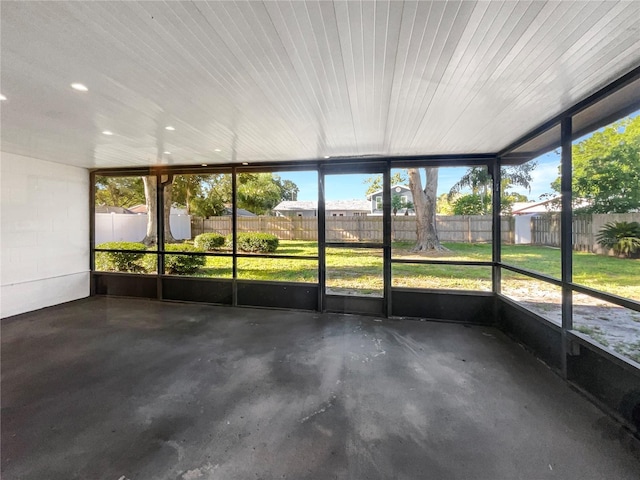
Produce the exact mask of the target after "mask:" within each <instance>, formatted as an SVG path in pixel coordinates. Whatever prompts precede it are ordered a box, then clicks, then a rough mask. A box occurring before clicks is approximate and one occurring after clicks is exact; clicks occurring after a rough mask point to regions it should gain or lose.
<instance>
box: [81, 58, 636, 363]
mask: <svg viewBox="0 0 640 480" xmlns="http://www.w3.org/2000/svg"><path fill="white" fill-rule="evenodd" d="M639 80H640V67H638V68H636V69H634V70H632V71H631V72H629V73H628V74H626V75H624V76H623V77H621V78H620V79H618V80H616V81H614V82H612V83H611V84H609V85H607V86H606V87H604V88H603V89H601V90H600V91H598V92H596V93H594V94H593V95H591V96H590V97H588V98H586V99H585V100H583V101H581V102H579V103H578V104H576V105H574V106H573V107H571V108H569V109H568V110H566V111H564V112H562V113H561V114H559V115H557V116H556V117H554V118H552V119H551V120H549V121H547V122H545V123H543V124H542V125H540V126H539V127H537V128H535V129H534V130H532V131H531V132H530V133H528V134H527V135H525V136H523V137H521V138H520V139H518V140H517V141H515V142H513V143H512V144H510V145H509V146H508V147H506V148H505V149H503V150H501V151H500V152H497V153H495V154H468V155H415V156H402V157H385V158H378V157H366V158H362V157H344V158H331V159H328V160H319V161H309V162H305V161H286V162H262V163H259V164H256V165H250V166H242V167H240V166H238V165H237V164H234V163H229V164H223V165H216V166H207V167H203V166H180V167H167V166H161V167H152V168H120V169H97V170H93V171H92V172H91V173H90V177H91V181H90V189H91V191H90V196H89V198H90V205H89V206H90V212H91V215H90V239H89V240H90V251H91V255H90V268H91V271H92V272H95V257H94V255H95V252H100V251H105V250H103V249H97V248H95V245H94V243H95V216H94V212H95V177H96V176H97V175H105V176H149V175H155V176H156V178H157V181H158V185H161V178H162V175H166V174H169V173H170V174H173V175H176V174H208V173H210V174H215V173H227V174H229V173H230V174H231V175H232V195H233V210H232V225H233V226H232V230H233V250H232V253H205V255H207V256H230V257H231V258H232V259H233V260H232V262H233V278H232V281H233V285H234V286H233V289H234V295H233V297H234V301H233V304H234V305H237V282H238V281H245V280H242V279H238V278H237V259H238V258H245V257H254V258H256V257H264V258H282V259H285V258H286V259H300V260H317V261H318V284H317V286H318V309H319V310H321V311H322V310H324V303H325V298H324V294H323V292H324V285H325V282H326V272H325V271H324V268H323V266H324V263H325V259H326V256H325V248H326V247H329V248H331V247H332V246H346V245H345V244H344V243H339V242H334V243H332V242H326V238H325V231H324V228H325V223H326V221H325V217H324V213H325V211H326V210H325V202H324V196H325V195H324V175H325V174H335V173H340V172H341V171H342V172H345V173H347V172H348V173H357V172H358V171H360V172H365V173H371V172H372V171H373V170H376V171H378V170H379V173H381V174H382V175H383V177H384V185H385V188H384V190H383V215H384V218H385V219H386V221H385V222H383V225H384V227H383V229H384V231H383V242H382V243H378V242H375V243H370V244H367V243H362V244H356V243H354V244H349V245H348V246H349V248H382V249H383V252H384V273H383V275H384V285H385V295H384V298H385V307H384V312H385V313H386V314H387V315H389V316H390V315H391V311H392V309H391V301H390V300H391V265H392V264H407V263H414V264H425V265H429V264H439V265H446V264H449V265H465V266H486V267H489V266H490V267H492V285H493V294H494V296H495V297H496V298H502V299H503V300H506V301H509V299H508V298H507V297H505V296H504V295H502V294H501V283H502V271H503V270H509V271H513V272H516V273H519V274H522V275H525V276H529V277H531V278H534V279H537V280H540V281H544V282H548V283H550V284H553V285H556V286H559V287H561V288H562V292H563V295H562V325H561V327H560V328H561V331H562V336H563V344H564V346H563V348H564V349H565V353H568V351H569V349H570V345H569V343H570V341H572V340H575V341H578V342H580V343H582V344H584V343H588V344H589V348H593V349H597V350H598V351H601V352H602V351H604V352H605V353H606V354H607V355H608V356H610V357H615V358H614V360H615V361H617V362H618V363H621V364H623V365H624V366H626V367H630V368H633V369H637V367H636V366H635V365H634V364H633V362H631V361H630V360H628V359H626V358H623V357H621V356H620V355H617V354H615V353H614V352H610V351H608V350H606V349H603V348H602V347H601V346H600V345H598V344H596V343H595V342H592V341H591V340H589V339H588V338H586V337H585V336H584V335H580V334H579V333H578V332H576V331H575V330H573V319H572V295H573V292H578V293H583V294H586V295H590V296H593V297H595V298H598V299H601V300H604V301H607V302H610V303H612V304H614V305H619V306H621V307H624V308H628V309H630V310H633V311H640V302H637V301H634V300H631V299H628V298H624V297H619V296H616V295H613V294H609V293H606V292H602V291H599V290H596V289H593V288H590V287H586V286H583V285H579V284H575V283H573V275H572V255H573V253H572V247H571V234H572V232H571V216H572V208H571V175H572V171H571V145H572V141H573V140H574V139H575V138H578V136H580V135H583V134H585V133H587V132H585V131H584V130H585V129H584V128H583V129H581V130H580V131H576V132H574V131H573V129H572V119H573V117H574V116H576V115H578V114H579V113H580V112H582V111H583V110H585V109H587V108H590V107H593V106H594V105H597V104H598V102H601V101H603V100H604V99H606V98H607V97H608V96H609V95H612V94H614V93H615V92H616V91H618V90H620V89H622V88H624V87H626V86H628V85H629V84H630V83H631V82H635V81H639ZM639 105H640V103H639V102H633V104H632V105H627V106H626V107H625V108H623V109H621V110H620V111H619V112H618V114H619V116H618V117H617V118H621V117H623V116H624V115H626V114H628V113H629V112H630V109H631V108H632V107H633V108H636V107H637V106H639ZM615 119H616V115H615V114H610V115H608V116H607V117H606V118H603V119H601V122H600V123H599V124H594V125H591V126H590V129H591V131H593V130H595V129H597V128H600V127H602V126H604V125H607V124H609V123H611V122H612V121H614V120H615ZM558 126H560V135H561V138H560V146H561V147H562V167H561V168H562V171H561V183H562V188H561V199H562V211H561V249H560V251H561V272H562V273H561V278H560V279H557V278H554V277H552V276H548V275H545V274H542V273H539V272H535V271H531V270H527V269H523V268H520V267H517V266H515V265H510V264H508V263H505V262H503V261H502V255H501V246H502V241H501V228H500V195H499V193H500V180H501V179H500V168H501V166H503V165H510V164H514V163H523V162H525V161H527V160H530V159H532V158H534V157H535V156H539V155H541V154H543V153H545V152H546V151H549V150H550V148H547V149H544V150H538V151H536V152H534V153H531V154H528V155H526V154H525V155H521V154H516V155H511V156H510V155H509V154H510V153H511V152H512V151H514V150H517V149H519V148H521V147H522V146H523V145H525V144H526V143H527V142H529V141H531V140H533V139H535V138H536V137H538V136H540V135H543V134H545V132H548V131H549V130H551V129H554V128H555V129H557V128H558ZM555 146H557V145H555ZM484 165H486V166H487V167H488V168H489V169H490V172H491V173H492V176H493V192H494V195H493V205H492V209H493V212H492V213H493V229H492V230H493V232H492V233H493V234H492V261H491V262H486V261H478V262H474V261H470V262H457V261H433V260H409V259H407V260H402V259H393V258H392V257H391V243H390V239H391V236H390V228H391V225H390V222H389V220H388V219H390V211H391V190H390V181H389V180H390V171H391V168H411V167H414V168H421V167H428V166H444V167H452V166H457V167H460V166H484ZM309 170H311V171H316V172H317V174H318V216H317V221H318V255H317V256H313V257H312V256H296V255H286V256H285V255H260V254H255V255H254V254H242V253H238V251H237V244H236V243H237V242H236V240H237V211H236V190H237V183H236V182H237V174H238V173H245V172H255V173H257V172H274V173H275V172H279V171H309ZM157 192H158V199H157V205H158V212H159V213H160V214H159V215H158V243H159V245H164V239H163V238H162V237H163V235H164V228H163V225H162V223H163V215H162V214H161V213H162V210H161V208H162V205H163V202H162V200H163V193H164V189H163V188H158V189H157ZM110 251H113V250H110ZM122 251H123V252H126V250H122ZM137 253H139V252H137ZM149 254H155V255H157V257H158V273H157V274H155V275H157V277H158V294H159V297H160V298H162V292H161V288H162V287H161V283H162V282H161V280H162V277H164V276H165V275H164V255H166V254H180V252H165V251H164V250H163V249H158V250H157V251H150V252H149ZM183 254H191V253H189V252H184V253H183ZM145 276H146V275H145ZM171 277H172V278H176V276H171ZM178 278H184V279H188V278H191V277H178ZM92 280H93V278H92ZM273 283H280V282H273ZM394 290H395V289H394ZM424 291H428V290H424ZM429 291H430V289H429ZM436 291H441V290H436ZM91 292H92V294H95V285H94V282H93V281H92V284H91ZM442 292H445V291H444V290H442ZM460 292H463V291H460ZM474 292H475V291H474ZM463 293H464V292H463ZM467 293H471V292H467ZM475 293H478V294H480V293H483V292H475ZM539 319H540V321H543V322H547V323H550V322H548V321H547V320H545V319H544V318H542V317H539ZM565 357H566V355H565ZM563 371H564V373H565V374H566V365H563Z"/></svg>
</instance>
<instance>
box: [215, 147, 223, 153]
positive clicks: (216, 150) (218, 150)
mask: <svg viewBox="0 0 640 480" xmlns="http://www.w3.org/2000/svg"><path fill="white" fill-rule="evenodd" d="M221 151H222V150H220V149H219V148H216V149H215V150H214V152H221Z"/></svg>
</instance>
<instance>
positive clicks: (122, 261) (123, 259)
mask: <svg viewBox="0 0 640 480" xmlns="http://www.w3.org/2000/svg"><path fill="white" fill-rule="evenodd" d="M96 248H104V249H106V250H136V251H139V252H140V253H125V252H96V270H102V271H112V272H113V271H115V272H136V273H144V272H146V271H147V269H146V268H145V267H144V266H143V265H142V262H141V261H142V258H143V257H144V256H145V251H146V250H147V247H145V246H144V244H142V243H137V242H106V243H101V244H99V245H96Z"/></svg>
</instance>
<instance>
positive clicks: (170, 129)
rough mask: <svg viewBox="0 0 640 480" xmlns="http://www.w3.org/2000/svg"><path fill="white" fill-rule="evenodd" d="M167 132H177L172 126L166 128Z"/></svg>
mask: <svg viewBox="0 0 640 480" xmlns="http://www.w3.org/2000/svg"><path fill="white" fill-rule="evenodd" d="M164 129H165V130H169V131H170V132H173V131H174V130H175V128H174V127H172V126H171V125H167V126H166V127H164Z"/></svg>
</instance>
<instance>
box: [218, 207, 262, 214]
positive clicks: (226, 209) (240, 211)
mask: <svg viewBox="0 0 640 480" xmlns="http://www.w3.org/2000/svg"><path fill="white" fill-rule="evenodd" d="M232 214H233V210H232V209H231V207H230V206H229V207H224V215H225V216H227V215H228V216H231V215H232ZM236 215H237V216H238V217H257V215H256V214H255V213H253V212H250V211H249V210H245V209H244V208H236Z"/></svg>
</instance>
